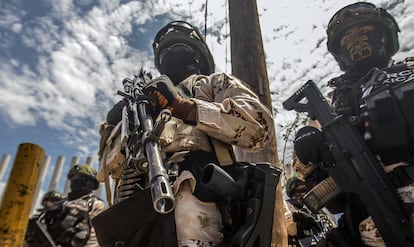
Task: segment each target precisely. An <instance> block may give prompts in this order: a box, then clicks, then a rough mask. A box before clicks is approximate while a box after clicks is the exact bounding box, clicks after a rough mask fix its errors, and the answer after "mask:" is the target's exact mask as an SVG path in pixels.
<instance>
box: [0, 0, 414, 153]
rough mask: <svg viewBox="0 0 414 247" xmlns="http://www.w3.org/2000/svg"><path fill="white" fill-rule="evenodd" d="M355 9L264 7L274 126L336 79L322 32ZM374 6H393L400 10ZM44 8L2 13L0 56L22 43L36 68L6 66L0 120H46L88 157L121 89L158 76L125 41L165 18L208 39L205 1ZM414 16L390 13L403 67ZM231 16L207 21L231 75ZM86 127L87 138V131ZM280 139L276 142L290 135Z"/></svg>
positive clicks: (13, 61)
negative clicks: (286, 106) (127, 82)
mask: <svg viewBox="0 0 414 247" xmlns="http://www.w3.org/2000/svg"><path fill="white" fill-rule="evenodd" d="M351 2H354V1H351V0H349V1H341V3H340V4H338V1H335V0H327V1H305V2H301V3H298V2H297V1H291V0H282V1H273V0H259V1H258V10H259V13H260V24H261V30H262V36H263V40H264V48H265V53H266V61H267V62H268V67H267V68H268V74H269V77H270V88H271V90H272V91H273V92H274V95H272V99H273V103H274V105H273V107H274V108H276V109H277V111H278V113H277V114H276V124H277V125H283V126H286V125H288V124H289V123H291V122H292V121H293V119H294V118H295V114H294V112H287V111H285V110H283V109H282V106H281V103H282V102H283V100H285V99H286V98H287V97H288V96H290V95H291V94H292V93H293V91H294V90H295V89H297V88H299V86H300V85H302V84H303V83H305V82H306V81H307V80H308V79H313V80H315V81H317V82H318V83H319V84H320V85H321V86H322V85H324V84H326V82H327V80H328V79H329V78H331V77H333V76H336V75H338V74H339V73H340V71H339V69H338V67H337V65H336V62H335V61H334V59H333V58H332V56H331V55H330V54H329V53H328V52H327V49H326V34H325V28H326V25H327V22H328V21H329V18H330V17H331V16H332V14H333V13H335V12H336V11H337V10H338V9H339V8H340V7H341V6H345V5H346V4H348V3H351ZM373 2H374V3H376V4H378V5H380V6H382V5H385V4H388V6H390V5H391V4H392V3H397V2H398V1H388V0H378V1H373ZM47 4H48V6H50V7H51V9H52V11H51V12H50V13H49V15H46V16H42V17H36V18H35V19H32V20H25V21H23V19H22V18H23V17H24V16H25V15H26V14H27V11H26V10H22V9H20V6H18V5H13V4H11V3H9V4H8V5H7V6H8V7H6V8H2V10H0V27H1V28H2V29H3V30H6V31H4V32H0V35H1V36H0V38H1V40H2V42H0V47H1V49H4V53H7V49H8V48H10V47H12V46H13V45H14V42H15V41H16V40H15V39H16V34H17V33H19V36H18V39H19V40H20V41H21V42H22V43H23V45H24V46H25V47H22V48H24V49H28V50H29V51H34V53H33V54H35V55H36V56H35V57H32V58H31V59H32V60H33V61H32V63H31V64H29V63H28V62H26V61H24V60H21V59H19V58H17V57H16V58H15V57H9V59H8V60H1V64H0V73H1V75H2V77H1V80H0V88H1V89H0V107H1V110H0V111H1V112H2V113H3V114H5V115H6V116H7V117H8V118H9V119H10V120H11V121H13V122H14V123H15V124H18V125H23V126H24V125H36V124H37V123H38V122H39V119H43V120H45V121H46V122H47V124H48V125H49V126H50V127H52V128H56V129H61V130H62V132H65V133H64V134H63V137H62V138H65V141H66V142H67V143H73V145H77V146H78V147H79V149H80V150H82V152H84V153H89V154H90V153H95V152H94V150H93V149H95V148H96V145H97V127H98V125H99V123H100V122H101V121H102V120H103V119H104V117H105V115H106V111H107V110H108V109H109V108H110V107H111V105H112V104H113V103H114V102H116V101H117V100H119V99H120V97H118V96H116V95H115V92H116V89H119V88H120V86H121V83H120V82H121V81H122V79H123V78H125V77H128V76H129V77H130V76H132V75H133V72H136V71H137V69H138V68H139V67H140V66H143V67H145V68H147V69H149V70H152V71H154V74H156V72H155V69H154V66H153V61H152V60H153V58H152V54H151V53H150V51H148V50H145V51H144V50H139V49H137V48H134V47H131V46H129V44H128V42H129V41H128V38H129V37H132V36H133V35H135V36H136V37H135V38H136V39H137V40H139V39H140V37H139V35H138V34H136V33H133V32H134V31H136V29H137V30H139V31H140V34H148V33H149V34H150V35H155V32H156V31H157V30H151V29H150V27H148V23H151V22H153V21H154V20H156V19H157V18H159V17H160V16H163V15H165V16H170V17H171V18H177V19H184V20H187V21H189V22H191V23H193V24H194V25H196V26H197V27H199V28H200V31H201V32H202V33H204V21H205V20H204V10H205V5H204V4H205V1H202V0H194V1H190V2H188V3H187V2H186V3H183V2H182V1H180V0H172V1H166V0H161V1H129V2H126V3H123V4H122V5H120V1H109V0H107V1H100V3H99V5H95V6H91V7H90V10H89V11H87V12H82V11H80V9H79V8H80V7H79V6H81V7H82V6H89V5H90V4H92V1H88V0H78V1H70V0H63V1H50V2H48V3H47ZM413 6H414V5H413V4H412V3H401V4H397V5H396V8H395V9H393V10H392V12H393V13H394V14H395V15H396V19H397V20H398V21H400V27H401V29H402V30H403V32H402V33H401V36H400V40H401V47H402V49H404V51H403V52H402V53H399V54H397V56H396V57H398V58H400V59H401V58H403V57H405V56H407V55H409V54H410V52H411V49H412V48H413V47H414V37H413V35H414V34H413V32H412V31H411V30H412V27H413V26H414V18H413V17H412V16H414V15H413V14H414V10H413ZM226 8H228V6H227V5H226V3H225V1H224V0H222V1H214V2H209V5H208V16H207V28H208V30H209V34H208V36H207V43H208V45H209V46H210V48H211V50H212V53H213V56H214V58H215V62H216V65H217V67H218V68H219V70H222V71H224V70H227V71H229V70H230V68H231V66H230V64H229V60H230V44H229V41H230V40H229V38H228V35H229V31H230V30H229V26H228V23H227V22H226V19H225V17H226V15H227V13H228V11H227V9H226ZM134 28H136V29H134ZM13 35H14V36H13ZM147 47H148V48H149V47H150V44H148V46H147ZM1 52H2V53H1V54H3V51H1ZM0 59H1V58H0ZM324 90H326V89H324ZM86 124H87V126H89V128H86V129H85V125H86ZM277 132H278V135H279V137H280V136H281V135H283V133H284V129H278V130H277ZM91 140H92V141H91ZM281 140H282V138H278V141H279V142H281ZM91 143H93V144H91ZM279 146H280V145H279Z"/></svg>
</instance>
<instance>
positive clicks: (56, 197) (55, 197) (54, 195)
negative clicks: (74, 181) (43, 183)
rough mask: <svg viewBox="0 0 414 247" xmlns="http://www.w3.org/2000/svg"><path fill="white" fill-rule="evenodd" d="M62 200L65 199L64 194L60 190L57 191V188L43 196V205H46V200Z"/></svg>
mask: <svg viewBox="0 0 414 247" xmlns="http://www.w3.org/2000/svg"><path fill="white" fill-rule="evenodd" d="M60 200H63V195H62V193H60V192H57V191H55V190H51V191H48V192H46V193H45V194H44V195H43V197H42V205H43V206H45V204H46V201H52V202H58V201H60Z"/></svg>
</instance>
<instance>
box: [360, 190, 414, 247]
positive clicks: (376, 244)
mask: <svg viewBox="0 0 414 247" xmlns="http://www.w3.org/2000/svg"><path fill="white" fill-rule="evenodd" d="M397 191H398V194H399V195H400V197H401V199H402V200H403V202H404V203H414V183H412V184H409V185H407V186H404V187H401V188H398V190H397ZM359 232H360V234H361V240H362V243H364V244H365V245H368V246H372V247H386V245H385V243H384V240H383V239H382V237H381V235H380V233H379V231H378V229H377V227H376V226H375V223H374V221H373V220H372V218H371V216H370V217H368V218H366V219H365V220H363V221H362V222H361V223H360V224H359Z"/></svg>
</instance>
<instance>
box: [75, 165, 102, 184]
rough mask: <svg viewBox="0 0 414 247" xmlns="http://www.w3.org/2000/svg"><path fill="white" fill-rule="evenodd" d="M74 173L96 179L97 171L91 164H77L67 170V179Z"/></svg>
mask: <svg viewBox="0 0 414 247" xmlns="http://www.w3.org/2000/svg"><path fill="white" fill-rule="evenodd" d="M75 175H83V176H87V177H89V178H92V179H95V180H96V175H97V172H96V170H95V168H93V166H92V165H89V164H78V165H75V166H73V167H72V168H71V169H70V170H69V173H68V179H69V180H70V179H72V178H73V177H74V176H75Z"/></svg>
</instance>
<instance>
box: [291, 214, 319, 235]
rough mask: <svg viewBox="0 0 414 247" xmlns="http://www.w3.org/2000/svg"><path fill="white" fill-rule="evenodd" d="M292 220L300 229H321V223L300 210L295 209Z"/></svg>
mask: <svg viewBox="0 0 414 247" xmlns="http://www.w3.org/2000/svg"><path fill="white" fill-rule="evenodd" d="M292 216H293V221H295V222H296V224H297V226H298V227H299V228H301V229H302V230H310V229H314V230H316V231H317V232H319V231H321V230H322V228H321V225H320V224H319V222H318V221H317V220H316V219H315V217H313V216H312V215H311V214H308V213H306V212H302V211H296V212H294V213H293V214H292Z"/></svg>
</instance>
